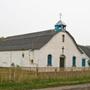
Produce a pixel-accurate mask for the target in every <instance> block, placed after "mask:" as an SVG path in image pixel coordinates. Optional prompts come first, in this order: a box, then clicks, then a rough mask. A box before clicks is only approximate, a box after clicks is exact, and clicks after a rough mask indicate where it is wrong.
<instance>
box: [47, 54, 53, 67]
mask: <svg viewBox="0 0 90 90" xmlns="http://www.w3.org/2000/svg"><path fill="white" fill-rule="evenodd" d="M47 59H48V60H47V65H48V66H52V55H51V54H49V55H48V57H47Z"/></svg>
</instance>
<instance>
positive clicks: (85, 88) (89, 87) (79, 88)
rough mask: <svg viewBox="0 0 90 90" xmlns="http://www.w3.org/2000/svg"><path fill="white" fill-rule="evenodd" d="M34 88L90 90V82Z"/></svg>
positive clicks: (46, 89)
mask: <svg viewBox="0 0 90 90" xmlns="http://www.w3.org/2000/svg"><path fill="white" fill-rule="evenodd" d="M33 90H90V84H81V85H72V86H62V87H53V88H45V89H33Z"/></svg>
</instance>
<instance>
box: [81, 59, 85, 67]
mask: <svg viewBox="0 0 90 90" xmlns="http://www.w3.org/2000/svg"><path fill="white" fill-rule="evenodd" d="M85 66H86V60H85V59H82V67H85Z"/></svg>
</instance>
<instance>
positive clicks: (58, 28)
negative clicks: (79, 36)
mask: <svg viewBox="0 0 90 90" xmlns="http://www.w3.org/2000/svg"><path fill="white" fill-rule="evenodd" d="M65 28H66V24H65V23H63V22H62V21H61V20H60V21H58V22H57V23H56V25H55V31H57V32H60V31H62V30H65Z"/></svg>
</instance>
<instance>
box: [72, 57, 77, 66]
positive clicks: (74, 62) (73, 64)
mask: <svg viewBox="0 0 90 90" xmlns="http://www.w3.org/2000/svg"><path fill="white" fill-rule="evenodd" d="M72 66H73V67H76V56H73V57H72Z"/></svg>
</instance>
